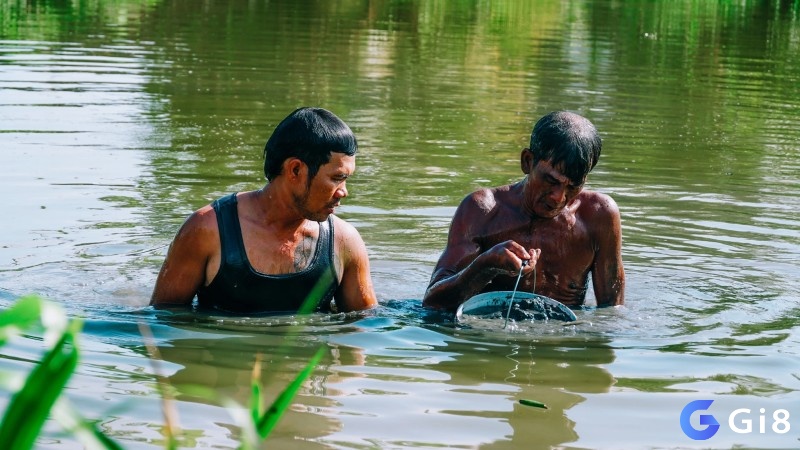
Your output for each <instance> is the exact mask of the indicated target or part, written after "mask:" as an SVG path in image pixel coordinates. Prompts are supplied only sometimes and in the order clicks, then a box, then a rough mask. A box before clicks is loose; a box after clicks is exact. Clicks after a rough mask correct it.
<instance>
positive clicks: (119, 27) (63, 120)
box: [0, 0, 800, 449]
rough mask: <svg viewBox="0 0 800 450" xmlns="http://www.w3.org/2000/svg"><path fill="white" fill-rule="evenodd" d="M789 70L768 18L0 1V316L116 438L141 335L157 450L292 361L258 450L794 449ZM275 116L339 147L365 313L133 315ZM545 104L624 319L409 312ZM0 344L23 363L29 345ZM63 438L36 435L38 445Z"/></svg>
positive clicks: (134, 396) (795, 141) (412, 6)
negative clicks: (607, 257)
mask: <svg viewBox="0 0 800 450" xmlns="http://www.w3.org/2000/svg"><path fill="white" fill-rule="evenodd" d="M798 55H800V4H799V3H798V2H797V1H791V0H790V1H785V0H784V1H781V0H764V1H749V0H744V1H738V2H711V1H703V0H683V1H677V2H650V1H635V0H632V1H614V0H586V1H576V2H569V1H554V0H543V1H537V2H524V1H518V2H514V1H509V2H490V1H483V0H480V1H459V2H444V1H422V0H419V1H414V0H412V1H381V0H374V1H341V2H327V1H308V0H302V1H292V0H277V1H274V0H273V1H265V0H263V1H262V0H249V1H245V0H231V1H214V0H208V1H203V2H198V1H192V0H173V1H158V0H146V1H140V0H137V1H127V0H118V1H113V2H112V1H101V0H84V1H77V0H72V1H70V0H66V1H56V0H38V1H33V2H29V1H23V0H0V167H2V171H3V172H2V173H3V176H2V177H0V193H2V196H0V198H1V200H0V206H2V209H3V211H4V214H3V216H2V217H1V218H0V229H1V230H2V232H1V233H0V302H1V303H2V305H1V306H4V307H5V306H8V305H10V304H11V303H13V302H14V300H15V299H16V298H17V297H18V296H20V295H24V294H28V293H38V294H40V295H42V296H44V297H45V298H48V299H51V300H53V301H55V302H59V303H61V304H63V305H64V306H65V308H66V309H67V311H68V313H69V314H70V315H71V316H73V317H81V318H83V319H84V320H85V327H84V333H83V335H82V342H81V344H82V360H81V364H80V366H79V368H78V372H77V374H76V375H75V376H74V377H73V378H72V380H71V382H70V384H69V388H68V389H67V391H66V396H67V398H69V400H70V401H71V402H72V403H73V404H75V405H78V408H79V410H80V411H81V413H82V414H83V415H84V416H85V417H87V418H89V419H91V420H94V421H97V422H98V423H99V424H100V428H101V429H103V430H104V431H105V432H106V433H107V434H108V435H109V436H111V437H112V438H113V439H115V440H116V441H118V442H119V443H120V444H121V445H122V446H123V447H125V448H126V449H153V448H164V447H163V441H164V432H163V429H162V425H163V423H164V421H163V419H162V416H161V404H160V396H159V394H158V392H157V389H156V384H155V374H156V369H155V368H154V366H153V365H152V364H151V362H150V360H149V359H148V358H147V356H146V355H147V351H146V349H145V345H144V343H143V340H142V338H141V336H140V333H139V328H138V325H139V324H140V323H142V324H145V325H147V326H149V327H150V328H151V329H152V332H153V334H154V336H155V344H156V346H157V347H158V349H159V351H160V355H161V358H162V359H163V361H162V363H161V365H160V369H158V370H160V373H162V374H163V375H165V376H166V377H167V378H168V380H169V381H170V383H171V384H172V385H173V386H174V387H175V389H176V391H177V392H178V398H177V406H178V413H179V417H180V421H179V422H180V426H181V428H182V429H183V430H184V433H183V435H182V437H181V441H180V445H181V448H234V447H236V445H237V443H238V442H239V436H240V428H239V426H238V425H237V422H236V420H235V419H234V418H233V416H232V414H231V412H230V410H228V409H226V408H225V407H224V406H222V405H223V403H224V402H223V400H222V398H223V397H224V398H230V399H233V400H234V401H236V402H238V403H240V404H245V403H246V402H247V400H248V398H249V384H250V376H251V375H250V374H251V369H252V367H253V364H254V361H255V360H256V358H261V360H262V361H263V362H264V365H263V367H264V373H263V374H262V378H263V381H264V382H265V383H266V385H267V388H266V393H265V397H266V399H267V400H268V401H271V399H273V398H274V397H275V396H276V395H277V394H278V392H280V390H281V389H282V388H283V386H285V385H286V384H287V383H288V382H289V381H290V380H291V379H292V378H293V376H294V375H295V374H296V373H297V372H299V371H300V370H301V368H302V367H303V366H304V365H305V363H306V361H307V360H308V359H309V358H310V357H311V355H312V354H313V353H314V352H315V351H316V349H317V348H319V347H320V346H323V347H324V348H325V349H326V351H325V355H324V357H323V359H322V361H321V363H320V365H319V366H318V367H317V368H316V370H315V371H314V372H313V374H312V375H311V377H310V379H309V381H308V382H307V383H306V384H305V385H304V387H303V389H302V391H301V392H300V394H299V395H298V396H297V397H296V398H295V403H294V404H293V406H292V409H291V410H290V412H288V413H287V414H286V415H285V416H284V417H283V419H282V420H281V422H280V423H279V424H278V426H277V428H276V429H275V431H274V432H273V434H272V435H271V436H270V438H269V439H268V440H267V441H266V442H265V444H264V446H265V448H266V447H270V448H293V449H294V448H526V449H527V448H554V447H556V448H598V449H599V448H604V449H621V448H733V447H747V448H798V447H800V394H798V390H800V363H798V361H800V359H798V356H800V287H798V282H800V268H799V267H798V261H800V215H799V214H798V211H800V162H798V160H799V158H800V58H799V57H798ZM299 106H321V107H325V108H327V109H330V110H331V111H333V112H334V113H336V114H337V115H339V116H340V117H342V118H343V119H344V120H345V121H346V122H347V123H348V124H349V125H350V126H351V127H352V128H353V130H354V132H355V133H356V135H357V137H358V139H359V144H360V150H359V155H358V159H357V164H358V167H357V169H356V174H355V176H354V177H352V178H351V179H350V180H349V182H348V188H349V191H350V196H349V197H348V198H347V199H346V200H345V201H344V204H343V206H342V207H341V209H340V210H339V212H338V214H339V215H340V216H341V217H343V218H344V219H346V220H348V221H350V222H351V223H353V224H354V225H355V226H356V227H357V228H358V229H359V231H360V233H361V235H362V237H363V238H364V240H365V242H366V245H367V247H368V251H369V254H370V257H371V261H372V272H373V274H372V275H373V280H374V282H375V288H376V292H377V294H378V297H379V300H380V307H379V308H377V309H376V310H373V311H370V312H366V313H360V314H352V315H331V316H327V315H312V316H308V317H273V318H229V317H228V318H226V317H200V316H192V315H189V314H176V313H168V312H155V311H153V310H151V309H149V308H148V307H147V302H148V298H149V295H150V290H151V288H152V284H153V281H154V280H155V276H156V274H157V272H158V269H159V267H160V264H161V262H162V261H163V257H164V254H165V252H166V247H167V245H168V244H169V242H170V240H171V239H172V237H173V235H174V233H175V232H176V231H177V229H178V227H179V226H180V224H181V223H182V221H183V220H184V219H185V218H186V216H187V215H188V214H189V213H191V211H193V210H195V209H197V208H199V207H201V206H203V205H205V204H207V203H208V202H210V201H212V200H213V199H215V198H217V197H219V196H222V195H224V194H226V193H229V192H233V191H238V190H247V189H256V188H259V187H261V186H262V185H263V184H264V179H263V172H262V164H263V161H262V149H263V146H264V143H265V142H266V139H267V138H268V137H269V134H270V132H271V131H272V129H273V128H274V127H275V125H276V124H277V123H278V122H279V121H280V120H281V119H282V118H283V117H285V116H286V115H287V114H288V113H289V112H291V111H292V110H293V109H295V108H296V107H299ZM555 109H567V110H572V111H576V112H579V113H581V114H583V115H585V116H586V117H588V118H589V119H590V120H592V121H593V122H594V123H595V125H596V126H597V128H598V130H599V131H600V133H601V135H602V137H603V140H604V149H603V155H602V156H601V159H600V162H599V164H598V166H597V167H596V169H595V170H594V171H593V172H592V174H590V176H589V180H588V185H587V187H588V188H590V189H594V190H598V191H601V192H604V193H607V194H609V195H611V196H612V197H614V199H615V200H616V201H617V203H618V204H619V207H620V210H621V212H622V218H623V222H622V225H623V259H624V262H625V269H626V274H627V290H626V304H625V306H623V307H620V308H616V309H599V310H597V309H593V308H591V307H589V308H586V309H585V310H581V311H577V312H576V314H577V315H578V318H579V319H580V322H578V323H577V324H574V325H567V326H565V325H562V324H556V323H543V322H542V323H534V324H521V325H519V326H516V327H513V328H512V329H510V330H502V329H501V326H502V324H501V323H500V322H499V321H492V320H474V321H470V322H469V323H467V324H466V325H456V324H454V323H453V322H452V320H450V318H449V317H445V316H440V315H436V314H432V313H427V312H425V311H424V310H423V309H422V308H421V306H420V299H421V297H422V294H423V292H424V290H425V287H426V286H427V282H428V279H429V277H430V273H431V270H432V268H433V265H434V264H435V262H436V259H437V258H438V256H439V254H440V252H441V251H442V249H443V247H444V243H445V239H446V236H447V231H448V225H449V220H450V218H451V217H452V214H453V212H454V211H455V207H456V206H457V204H458V203H459V201H460V200H461V199H462V198H463V197H464V196H465V195H466V194H467V193H469V192H470V191H472V190H474V189H476V188H478V187H482V186H492V185H499V184H504V183H508V182H512V181H514V180H517V179H519V178H520V177H521V173H520V170H519V162H518V157H519V151H520V149H521V148H523V147H525V146H526V143H527V139H528V136H529V133H530V129H531V127H532V125H533V123H534V122H535V120H536V119H538V118H539V117H540V116H542V115H543V114H545V113H547V112H549V111H552V110H555ZM590 295H591V293H590ZM0 352H2V353H0V370H2V371H4V372H8V373H24V372H27V371H29V370H30V369H31V367H32V366H33V364H34V362H35V361H36V360H37V359H38V358H39V357H40V356H41V353H42V345H41V340H40V338H39V336H36V335H32V336H26V337H22V338H19V339H17V340H15V341H13V342H12V343H10V344H9V345H6V346H5V347H3V348H2V349H0ZM197 385H199V386H202V387H205V388H210V389H212V390H213V391H214V392H216V395H217V396H218V397H217V398H209V397H208V396H198V395H195V394H193V392H194V391H193V390H192V387H191V386H197ZM8 396H9V393H7V392H6V393H4V395H3V398H4V399H5V400H4V401H3V404H5V403H6V402H7V399H8ZM519 399H530V400H536V401H540V402H544V403H546V404H547V406H548V409H538V408H530V407H527V406H523V405H520V404H519V403H518V400H519ZM698 399H709V400H714V404H713V405H712V406H711V407H710V408H709V410H708V412H706V414H711V415H713V416H714V417H716V419H717V420H718V422H719V423H720V424H721V427H720V428H719V431H718V432H717V434H716V435H714V436H713V437H711V438H710V439H708V440H698V441H695V440H692V439H690V438H689V437H688V436H687V435H686V434H684V432H683V431H682V429H681V426H680V421H679V418H680V415H681V411H682V410H683V408H684V406H685V405H686V404H687V403H689V402H690V401H693V400H698ZM742 408H747V409H749V410H750V413H749V414H739V415H738V416H734V417H733V422H734V423H733V424H731V423H729V418H730V416H731V414H732V413H733V411H734V410H737V409H742ZM762 408H763V412H762V411H761V409H762ZM781 409H783V410H785V411H786V412H787V414H788V415H789V419H788V421H787V422H788V424H789V430H788V431H787V432H785V433H778V432H776V431H775V430H776V428H773V425H774V422H775V419H774V417H773V414H774V413H775V411H777V410H781ZM760 417H764V419H763V420H764V426H763V428H760V427H759V421H760ZM743 419H749V420H751V421H752V424H753V427H752V431H751V432H750V433H738V432H736V430H737V429H739V430H740V431H741V430H742V429H744V428H745V425H744V423H745V422H743ZM692 420H693V424H694V425H693V426H694V427H695V428H697V429H702V428H703V427H704V425H699V419H698V414H697V413H696V414H695V415H694V416H693V418H692ZM782 426H783V425H781V424H778V426H777V430H785V428H781V427H782ZM762 429H763V432H761V430H762ZM77 445H78V444H77V443H76V441H75V440H74V439H73V438H72V437H70V436H68V435H65V434H64V433H63V432H61V431H60V428H59V427H58V426H57V425H56V424H55V423H48V424H47V426H46V428H45V431H44V433H43V435H42V438H41V439H40V441H39V443H38V447H39V448H47V449H72V448H76V446H77Z"/></svg>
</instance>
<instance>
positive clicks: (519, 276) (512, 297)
mask: <svg viewBox="0 0 800 450" xmlns="http://www.w3.org/2000/svg"><path fill="white" fill-rule="evenodd" d="M527 265H528V261H522V265H521V266H520V268H519V275H517V282H516V283H514V292H512V293H511V301H510V302H509V303H508V312H507V313H506V322H505V323H504V324H503V329H504V330H505V329H506V326H508V318H509V317H511V306H512V305H514V297H515V296H516V295H517V286H519V279H520V278H522V269H523V268H524V267H525V266H527ZM533 276H534V277H536V274H535V273H534V274H533ZM535 279H536V278H534V280H535ZM535 283H536V282H535V281H534V288H535V287H536V284H535Z"/></svg>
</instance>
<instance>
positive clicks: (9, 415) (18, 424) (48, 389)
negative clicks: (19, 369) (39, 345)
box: [0, 326, 78, 450]
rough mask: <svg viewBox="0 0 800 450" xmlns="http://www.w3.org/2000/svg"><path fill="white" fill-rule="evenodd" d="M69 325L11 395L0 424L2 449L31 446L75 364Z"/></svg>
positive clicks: (74, 348) (19, 448)
mask: <svg viewBox="0 0 800 450" xmlns="http://www.w3.org/2000/svg"><path fill="white" fill-rule="evenodd" d="M74 328H77V326H73V327H70V329H68V330H67V331H66V332H64V334H63V335H62V336H61V339H59V341H58V342H57V343H56V345H55V346H53V348H52V349H51V350H50V351H49V352H48V353H47V354H46V355H45V356H44V358H43V359H42V361H41V362H40V363H39V365H37V366H36V367H35V368H34V369H33V370H32V371H31V373H30V374H29V375H28V379H27V381H26V382H25V386H24V387H23V388H22V390H20V391H19V392H17V393H16V394H14V396H13V397H12V398H11V403H10V404H9V406H8V407H7V408H6V413H5V415H4V416H3V422H2V425H0V442H2V443H3V446H4V448H12V449H15V450H23V449H30V448H33V444H34V442H35V441H36V437H37V436H38V435H39V432H40V431H41V429H42V426H43V425H44V422H45V420H47V417H48V416H49V415H50V409H51V408H52V407H53V404H55V402H56V399H58V397H59V396H60V395H61V391H62V390H63V389H64V387H66V385H67V381H69V378H70V377H71V376H72V373H73V372H74V371H75V368H76V367H77V366H78V348H77V347H76V346H75V330H74Z"/></svg>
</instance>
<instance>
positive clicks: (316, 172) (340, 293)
mask: <svg viewBox="0 0 800 450" xmlns="http://www.w3.org/2000/svg"><path fill="white" fill-rule="evenodd" d="M357 148H358V147H357V143H356V138H355V136H354V135H353V132H352V131H351V130H350V128H349V127H348V126H347V125H346V124H345V123H344V122H342V120H341V119H339V118H338V117H336V116H335V115H334V114H333V113H331V112H329V111H327V110H324V109H321V108H300V109H297V110H295V111H294V112H293V113H292V114H290V115H289V116H288V117H286V118H285V119H284V120H283V121H282V122H281V123H280V124H279V125H278V126H277V128H275V131H274V132H273V134H272V136H271V137H270V138H269V140H268V141H267V145H266V147H265V148H264V156H265V162H264V174H265V175H266V177H267V180H268V181H267V184H266V185H265V186H264V187H263V188H261V189H259V190H256V191H248V192H239V193H234V194H230V195H227V196H225V197H222V198H220V199H218V200H216V201H214V202H213V203H212V204H211V205H207V206H205V207H203V208H201V209H199V210H197V211H195V212H194V213H193V214H192V215H191V216H189V218H188V219H186V221H185V222H184V224H183V226H181V228H180V230H179V231H178V233H177V235H176V236H175V239H174V240H173V241H172V245H170V248H169V251H168V252H167V256H166V259H165V260H164V263H163V265H162V267H161V271H160V272H159V274H158V278H157V279H156V284H155V287H154V289H153V295H152V297H151V299H150V304H151V305H153V306H157V307H163V306H177V305H192V304H193V301H194V299H195V297H196V298H197V306H198V307H200V308H203V309H211V310H216V311H223V312H228V313H235V314H273V313H298V312H301V313H302V312H311V311H317V310H322V311H326V310H328V309H329V308H330V306H331V304H332V303H333V302H335V307H336V309H337V310H339V311H354V310H362V309H368V308H372V307H374V306H375V305H376V304H377V301H376V299H375V292H374V290H373V288H372V279H371V277H370V271H369V259H368V258H367V251H366V247H365V246H364V241H363V240H362V239H361V236H360V235H359V233H358V231H357V230H356V229H355V228H354V227H353V226H352V225H350V224H348V223H347V222H345V221H343V220H342V219H339V218H338V217H336V216H335V215H333V213H334V210H335V208H336V207H337V206H339V203H340V201H341V199H343V198H344V197H346V196H347V188H346V181H347V178H348V177H349V176H350V175H352V173H353V171H354V170H355V154H356V151H357Z"/></svg>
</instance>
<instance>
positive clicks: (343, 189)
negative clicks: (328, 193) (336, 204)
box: [336, 183, 347, 198]
mask: <svg viewBox="0 0 800 450" xmlns="http://www.w3.org/2000/svg"><path fill="white" fill-rule="evenodd" d="M336 197H337V198H345V197H347V185H345V184H344V183H342V185H341V186H339V189H336Z"/></svg>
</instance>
